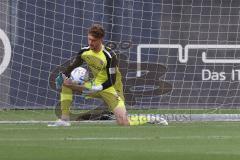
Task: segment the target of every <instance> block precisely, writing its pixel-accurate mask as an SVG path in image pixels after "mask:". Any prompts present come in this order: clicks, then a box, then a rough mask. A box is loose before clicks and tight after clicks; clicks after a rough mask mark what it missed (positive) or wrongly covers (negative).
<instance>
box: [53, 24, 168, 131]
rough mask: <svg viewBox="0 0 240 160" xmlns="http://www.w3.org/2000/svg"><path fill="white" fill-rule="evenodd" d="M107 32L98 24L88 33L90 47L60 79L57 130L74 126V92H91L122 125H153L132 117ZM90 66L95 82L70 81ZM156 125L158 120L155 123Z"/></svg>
mask: <svg viewBox="0 0 240 160" xmlns="http://www.w3.org/2000/svg"><path fill="white" fill-rule="evenodd" d="M104 35H105V31H104V29H103V27H102V26H101V25H98V24H94V25H93V26H91V27H90V29H89V30H88V45H89V46H88V47H84V48H82V49H81V50H80V51H79V53H78V56H77V57H76V58H75V60H74V61H73V62H72V63H71V64H70V65H69V66H68V67H66V68H65V71H64V72H63V73H60V74H59V75H58V77H57V78H56V86H57V87H58V88H61V99H60V101H61V111H62V116H61V119H60V120H58V121H57V122H55V125H54V126H70V125H71V124H70V122H69V114H70V106H71V103H72V100H73V91H80V92H82V91H83V90H87V91H88V92H87V96H88V97H90V98H101V99H103V101H104V102H105V103H106V104H107V105H108V108H109V110H110V111H112V112H113V114H114V115H115V117H116V121H117V124H119V125H124V126H128V125H142V124H145V123H147V122H150V121H152V119H151V117H147V116H132V117H131V118H129V117H128V114H127V111H126V108H125V103H124V96H123V85H122V81H121V73H120V72H119V68H118V66H117V56H116V54H115V53H114V52H113V51H112V50H111V49H110V48H108V47H106V46H104V45H103V38H104ZM83 62H86V63H87V65H88V67H89V68H90V70H91V72H92V74H93V77H94V78H93V80H92V81H91V82H90V81H89V82H85V83H84V84H83V85H76V84H73V83H72V82H71V80H69V79H68V77H69V76H70V74H71V71H72V70H73V69H74V68H76V67H78V66H80V65H82V63H83ZM154 121H156V119H155V120H154ZM157 122H158V123H162V124H165V125H167V122H166V120H165V119H163V118H160V119H158V120H157Z"/></svg>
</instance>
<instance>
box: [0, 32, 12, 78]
mask: <svg viewBox="0 0 240 160" xmlns="http://www.w3.org/2000/svg"><path fill="white" fill-rule="evenodd" d="M0 39H1V40H2V43H3V46H4V55H3V59H2V64H0V75H1V74H2V73H3V72H4V71H5V70H6V69H7V67H8V65H9V63H10V60H11V52H12V51H11V44H10V41H9V39H8V37H7V35H6V34H5V33H4V31H3V30H1V29H0Z"/></svg>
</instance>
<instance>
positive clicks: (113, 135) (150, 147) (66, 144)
mask: <svg viewBox="0 0 240 160" xmlns="http://www.w3.org/2000/svg"><path fill="white" fill-rule="evenodd" d="M239 126H240V123H239V122H194V123H170V125H169V126H158V125H144V126H135V127H121V126H117V125H115V124H112V123H108V124H100V123H75V124H73V126H71V127H59V128H50V127H47V126H46V124H0V159H1V160H159V159H162V160H190V159H193V160H226V159H228V160H239V159H240V152H239V147H240V127H239Z"/></svg>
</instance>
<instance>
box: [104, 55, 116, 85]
mask: <svg viewBox="0 0 240 160" xmlns="http://www.w3.org/2000/svg"><path fill="white" fill-rule="evenodd" d="M106 71H107V76H108V79H107V80H106V81H105V82H104V83H103V84H102V86H103V90H104V89H106V88H108V87H110V86H112V85H114V84H115V82H116V72H117V56H116V54H115V53H114V55H113V56H112V57H107V66H106Z"/></svg>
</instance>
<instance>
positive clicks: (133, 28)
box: [0, 0, 240, 121]
mask: <svg viewBox="0 0 240 160" xmlns="http://www.w3.org/2000/svg"><path fill="white" fill-rule="evenodd" d="M0 8H1V9H0V31H1V32H0V33H1V34H0V38H1V40H0V52H1V54H0V71H1V72H0V109H1V111H0V113H1V116H0V120H2V121H4V120H8V119H14V120H31V119H38V120H52V119H54V118H55V117H54V116H55V114H56V115H57V114H58V113H55V111H54V109H55V108H58V109H59V91H57V90H56V88H55V84H54V79H55V77H56V74H57V73H58V72H59V71H60V70H62V68H64V66H66V65H67V64H69V62H70V60H71V59H72V58H73V57H74V56H76V55H77V52H78V51H79V49H80V48H81V47H82V46H85V45H87V30H88V27H89V26H91V25H92V24H93V23H99V24H102V25H103V26H104V28H105V30H106V37H105V39H104V40H105V42H104V43H105V45H106V46H109V47H111V48H112V49H113V50H114V51H115V52H116V53H117V54H118V58H119V67H120V70H121V73H122V76H123V79H122V80H123V85H124V94H125V98H126V106H127V108H128V109H129V110H133V111H132V112H133V113H154V114H164V115H165V116H167V118H168V119H173V120H174V119H175V118H176V117H175V114H178V115H180V114H182V118H183V119H188V120H191V119H192V117H191V116H190V117H187V116H186V115H194V114H198V113H201V114H206V113H211V115H212V116H213V115H215V114H214V113H238V112H239V105H240V98H239V96H240V90H239V88H240V85H239V80H240V65H239V64H240V54H239V51H240V36H239V31H240V26H239V25H240V17H239V13H240V2H239V1H238V0H198V1H196V0H188V1H185V0H176V1H173V0H144V1H141V0H136V1H132V0H122V1H112V0H105V1H98V0H82V1H78V0H72V1H67V0H62V1H58V0H36V1H28V0H11V1H8V0H1V2H0ZM9 46H10V47H9ZM72 106H73V107H72V108H73V109H76V110H78V109H79V110H82V109H83V110H92V109H95V108H96V107H98V108H101V109H104V108H106V107H105V106H104V103H103V102H102V101H101V100H98V99H91V100H88V99H84V97H82V96H81V95H75V100H74V102H73V105H72ZM22 109H24V110H22ZM46 109H49V110H46ZM9 110H10V111H9ZM26 110H27V111H26ZM56 110H57V109H56ZM43 111H44V112H46V113H43ZM26 112H27V113H26ZM100 113H101V112H100ZM170 113H171V116H170ZM45 114H49V119H48V118H46V119H45V118H44V116H43V115H45ZM101 114H102V113H101ZM28 115H30V116H28ZM197 116H199V115H197ZM229 116H230V117H229ZM9 117H10V118H9ZM36 117H37V118H36ZM180 117H181V116H180ZM217 117H221V116H220V115H219V116H217ZM236 117H238V115H237V114H235V115H233V114H231V115H228V117H227V118H222V120H225V119H234V120H235V119H238V118H236ZM208 118H209V117H208ZM211 118H212V119H213V120H214V118H216V117H211V116H210V120H212V119H211ZM199 119H202V120H204V117H203V118H202V117H201V116H199ZM205 119H206V120H207V118H206V117H205Z"/></svg>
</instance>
